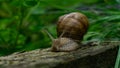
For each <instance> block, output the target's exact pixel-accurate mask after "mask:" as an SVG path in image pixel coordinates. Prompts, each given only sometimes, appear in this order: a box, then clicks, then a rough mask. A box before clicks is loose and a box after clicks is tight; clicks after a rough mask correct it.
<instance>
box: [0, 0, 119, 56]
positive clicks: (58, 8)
mask: <svg viewBox="0 0 120 68" xmlns="http://www.w3.org/2000/svg"><path fill="white" fill-rule="evenodd" d="M70 12H81V13H84V14H85V15H86V16H87V17H88V19H89V23H90V27H89V30H88V32H87V34H86V35H85V37H84V40H83V41H104V40H111V41H114V40H117V41H118V40H120V0H0V56H2V55H8V54H11V53H13V52H16V51H29V50H34V49H42V48H47V47H50V46H51V40H50V38H49V37H48V35H47V34H46V33H45V32H44V30H43V29H47V30H48V31H49V32H50V33H51V34H52V35H53V36H54V37H56V38H57V35H56V22H57V20H58V18H59V16H61V15H63V14H66V13H70Z"/></svg>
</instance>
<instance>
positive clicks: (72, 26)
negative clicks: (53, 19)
mask: <svg viewBox="0 0 120 68" xmlns="http://www.w3.org/2000/svg"><path fill="white" fill-rule="evenodd" d="M88 25H89V24H88V19H87V17H86V16H85V15H84V14H82V13H79V12H73V13H69V14H65V15H63V16H61V17H60V18H59V19H58V22H57V35H58V38H57V39H52V47H51V50H52V51H67V52H68V51H74V50H76V49H78V48H79V47H80V46H81V44H79V43H80V42H81V40H82V39H83V36H84V34H85V33H86V32H87V29H88ZM49 36H50V35H49Z"/></svg>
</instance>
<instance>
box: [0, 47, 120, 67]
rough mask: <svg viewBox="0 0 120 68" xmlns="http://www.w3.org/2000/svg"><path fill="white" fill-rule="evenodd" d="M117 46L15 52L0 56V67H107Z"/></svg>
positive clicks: (113, 58)
mask: <svg viewBox="0 0 120 68" xmlns="http://www.w3.org/2000/svg"><path fill="white" fill-rule="evenodd" d="M117 47H118V45H96V46H84V47H82V48H80V49H78V50H76V51H73V52H51V51H50V48H47V49H37V50H33V51H29V52H24V53H18V52H17V53H14V54H11V55H8V56H3V57H0V68H109V66H114V62H115V58H116V54H117ZM110 68H112V67H110Z"/></svg>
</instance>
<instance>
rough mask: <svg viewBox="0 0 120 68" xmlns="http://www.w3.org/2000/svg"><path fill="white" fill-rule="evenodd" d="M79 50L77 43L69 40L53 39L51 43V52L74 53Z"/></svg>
mask: <svg viewBox="0 0 120 68" xmlns="http://www.w3.org/2000/svg"><path fill="white" fill-rule="evenodd" d="M78 48H79V45H78V43H77V42H75V41H74V40H72V39H70V38H65V37H64V38H58V39H54V40H53V43H52V51H66V52H68V51H74V50H76V49H78Z"/></svg>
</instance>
